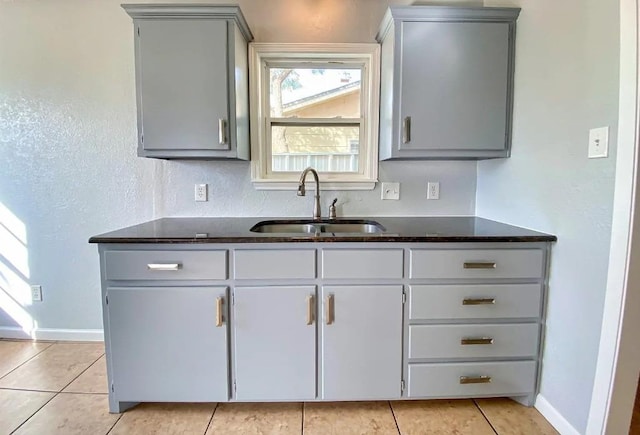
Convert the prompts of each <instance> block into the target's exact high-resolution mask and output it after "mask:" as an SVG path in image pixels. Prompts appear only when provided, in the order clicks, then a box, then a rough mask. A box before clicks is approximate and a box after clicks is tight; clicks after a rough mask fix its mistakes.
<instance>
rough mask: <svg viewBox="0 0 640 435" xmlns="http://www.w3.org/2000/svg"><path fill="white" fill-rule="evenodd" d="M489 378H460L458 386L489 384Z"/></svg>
mask: <svg viewBox="0 0 640 435" xmlns="http://www.w3.org/2000/svg"><path fill="white" fill-rule="evenodd" d="M490 383H491V376H460V384H462V385H467V384H490Z"/></svg>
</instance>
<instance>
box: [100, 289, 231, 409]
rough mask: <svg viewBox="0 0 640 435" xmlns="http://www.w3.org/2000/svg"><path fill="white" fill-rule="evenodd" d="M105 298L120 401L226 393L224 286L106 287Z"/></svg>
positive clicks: (209, 397) (204, 398) (211, 397)
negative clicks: (218, 319)
mask: <svg viewBox="0 0 640 435" xmlns="http://www.w3.org/2000/svg"><path fill="white" fill-rule="evenodd" d="M107 298H108V304H107V310H108V320H109V343H110V356H109V358H110V361H111V372H112V378H113V383H114V389H115V394H116V396H117V398H118V400H119V401H129V402H166V401H170V402H213V401H226V400H228V399H229V377H228V364H227V361H228V357H227V314H226V308H227V289H226V288H225V287H206V288H204V287H180V288H176V287H164V288H160V287H144V288H143V287H128V288H120V287H110V288H108V289H107ZM218 300H220V301H218ZM219 303H221V304H222V306H221V307H222V308H223V311H222V313H221V314H222V316H221V318H220V322H217V317H218V316H217V309H218V304H219Z"/></svg>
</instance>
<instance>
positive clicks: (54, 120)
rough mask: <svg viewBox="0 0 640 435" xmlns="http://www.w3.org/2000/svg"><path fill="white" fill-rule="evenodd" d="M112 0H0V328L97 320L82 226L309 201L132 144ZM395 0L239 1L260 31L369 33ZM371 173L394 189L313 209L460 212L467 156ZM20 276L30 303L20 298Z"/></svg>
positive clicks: (289, 37)
mask: <svg viewBox="0 0 640 435" xmlns="http://www.w3.org/2000/svg"><path fill="white" fill-rule="evenodd" d="M200 1H202V0H200ZM120 3H121V1H120V0H48V1H46V2H45V1H38V2H35V1H3V2H0V65H2V67H1V68H0V235H1V236H2V237H6V238H7V240H10V241H11V243H10V244H8V243H5V242H4V239H3V238H2V237H0V277H4V278H0V288H1V289H2V290H1V291H0V333H2V329H3V328H5V330H6V327H18V328H24V329H27V330H31V329H34V328H36V329H38V330H40V331H42V330H47V329H52V330H54V331H53V332H54V333H55V331H57V330H61V329H69V330H87V332H88V333H99V331H100V330H101V328H102V319H101V303H100V292H99V287H100V281H99V270H98V254H97V249H96V246H95V245H89V244H88V243H87V240H88V238H89V237H90V236H92V235H95V234H99V233H102V232H106V231H110V230H114V229H116V228H120V227H123V226H127V225H132V224H135V223H139V222H143V221H146V220H150V219H153V218H158V217H163V216H230V215H242V216H250V215H256V216H281V215H284V216H288V215H297V216H306V215H307V214H309V213H310V212H311V208H312V205H311V197H309V196H307V197H305V198H300V197H297V196H296V195H295V192H293V191H286V192H266V191H255V190H254V189H253V187H252V185H251V184H250V178H249V177H250V172H249V164H248V163H242V162H177V161H160V160H153V159H143V158H138V157H137V156H136V118H135V116H136V115H135V114H136V112H135V87H134V83H135V79H134V65H133V58H134V53H133V25H132V22H131V18H130V17H129V16H128V15H127V14H126V13H125V11H124V10H123V9H122V8H121V7H120ZM219 3H228V1H220V2H219ZM409 3H410V2H409V1H406V0H403V1H392V2H386V1H380V0H323V1H318V0H269V1H259V0H242V1H239V4H240V5H241V7H242V9H243V11H244V13H245V15H246V17H247V20H248V22H249V24H250V26H251V29H252V31H253V33H254V35H255V37H256V39H258V40H260V41H269V42H373V41H374V36H375V33H376V31H377V28H378V25H379V22H380V20H381V18H382V15H383V14H384V11H385V9H386V7H387V6H388V5H389V4H409ZM461 3H462V4H468V3H469V2H461ZM474 4H478V2H475V3H474ZM380 179H381V180H382V181H399V182H401V183H402V185H401V194H400V200H399V201H382V200H380V188H379V187H378V188H377V189H376V190H374V191H358V192H326V193H324V194H323V205H324V208H325V213H326V210H327V204H328V202H329V200H330V199H331V198H333V197H338V198H339V206H338V213H340V214H341V215H348V216H375V215H471V214H474V210H475V192H476V163H475V162H429V163H428V162H411V163H409V162H386V163H382V164H381V166H380ZM427 181H439V182H440V183H441V199H440V200H438V201H427V200H426V183H427ZM195 183H209V184H210V201H209V202H207V203H195V202H194V201H193V195H194V193H193V190H194V184H195ZM334 195H335V196H334ZM16 234H17V237H16ZM22 235H24V237H22ZM30 284H39V285H42V290H43V295H44V301H43V302H35V303H33V304H32V303H31V302H30V292H29V285H30Z"/></svg>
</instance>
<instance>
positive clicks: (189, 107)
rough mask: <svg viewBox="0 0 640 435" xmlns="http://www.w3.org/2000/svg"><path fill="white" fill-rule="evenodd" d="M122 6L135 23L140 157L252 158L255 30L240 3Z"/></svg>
mask: <svg viewBox="0 0 640 435" xmlns="http://www.w3.org/2000/svg"><path fill="white" fill-rule="evenodd" d="M123 8H124V9H125V10H126V11H127V13H128V14H129V15H130V16H131V17H132V18H133V23H134V38H135V69H136V97H137V107H138V155H139V156H141V157H158V158H167V159H216V158H222V159H241V160H248V159H249V110H248V105H249V102H248V85H249V82H248V65H247V43H248V41H250V40H251V39H252V35H251V32H250V30H249V28H248V26H247V23H246V21H245V19H244V17H243V15H242V12H241V11H240V8H238V7H237V6H208V5H170V4H168V5H123Z"/></svg>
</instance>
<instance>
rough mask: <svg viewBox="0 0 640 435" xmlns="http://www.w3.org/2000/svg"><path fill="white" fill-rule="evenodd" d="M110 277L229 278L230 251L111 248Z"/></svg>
mask: <svg viewBox="0 0 640 435" xmlns="http://www.w3.org/2000/svg"><path fill="white" fill-rule="evenodd" d="M105 274H106V277H107V279H109V280H129V279H130V280H174V279H176V280H187V279H191V280H196V279H226V278H227V251H226V250H220V251H107V252H106V253H105Z"/></svg>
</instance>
